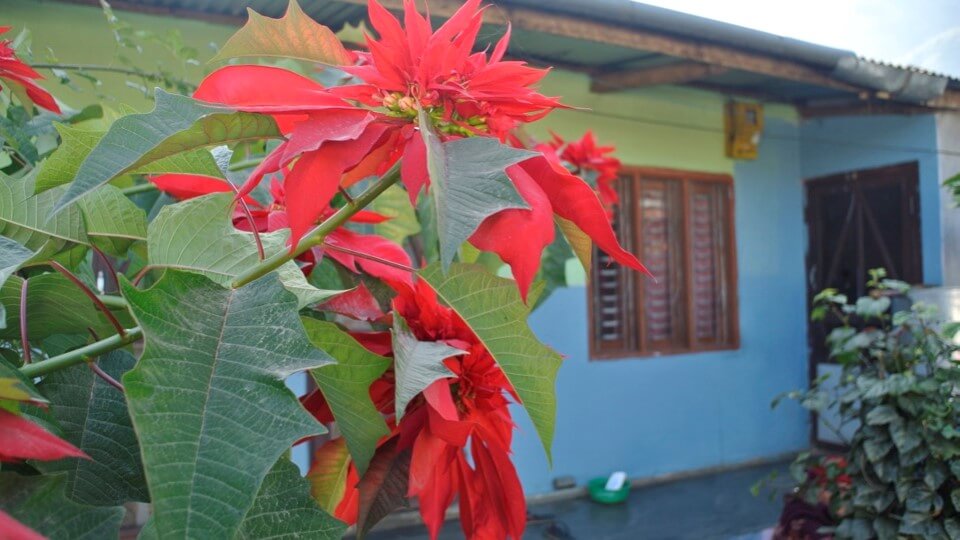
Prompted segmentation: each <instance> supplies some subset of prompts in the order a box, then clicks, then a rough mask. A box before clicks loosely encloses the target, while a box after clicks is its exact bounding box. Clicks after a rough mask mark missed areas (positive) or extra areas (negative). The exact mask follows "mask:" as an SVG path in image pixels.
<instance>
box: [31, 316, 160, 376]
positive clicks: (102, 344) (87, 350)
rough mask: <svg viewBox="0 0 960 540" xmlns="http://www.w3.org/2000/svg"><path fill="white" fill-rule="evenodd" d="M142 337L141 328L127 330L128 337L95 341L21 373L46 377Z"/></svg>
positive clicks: (118, 336)
mask: <svg viewBox="0 0 960 540" xmlns="http://www.w3.org/2000/svg"><path fill="white" fill-rule="evenodd" d="M142 336H143V330H141V329H140V327H134V328H130V329H128V330H127V332H126V335H124V336H121V335H120V334H115V335H112V336H110V337H108V338H106V339H101V340H100V341H95V342H93V343H91V344H89V345H86V346H84V347H80V348H79V349H74V350H72V351H69V352H65V353H63V354H61V355H57V356H53V357H51V358H47V359H46V360H43V361H40V362H34V363H32V364H27V365H25V366H23V367H21V368H20V373H23V374H24V375H25V376H27V377H29V378H31V379H32V378H34V377H39V376H41V375H46V374H47V373H52V372H54V371H57V370H59V369H64V368H68V367H70V366H75V365H77V364H80V363H82V362H85V361H86V360H87V358H90V357H93V356H99V355H101V354H103V353H105V352H110V351H112V350H114V349H119V348H120V347H124V346H126V345H129V344H131V343H133V342H134V341H137V340H138V339H140V338H141V337H142Z"/></svg>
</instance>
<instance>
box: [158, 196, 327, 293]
mask: <svg viewBox="0 0 960 540" xmlns="http://www.w3.org/2000/svg"><path fill="white" fill-rule="evenodd" d="M232 208H233V195H231V194H229V193H216V194H212V195H207V196H204V197H198V198H196V199H190V200H187V201H183V202H181V203H177V204H171V205H168V206H166V207H164V208H163V209H162V210H161V211H160V213H159V214H158V215H157V217H156V218H155V219H154V220H153V222H152V223H150V227H149V228H148V231H147V248H148V253H149V264H150V265H151V266H156V267H165V268H179V269H181V270H190V271H193V272H197V273H200V274H203V275H205V276H207V277H209V278H210V279H212V280H213V281H216V282H217V283H219V284H221V285H229V284H230V282H232V281H233V278H234V277H235V276H236V275H237V274H239V273H240V272H242V271H244V270H247V269H248V268H250V267H252V266H255V265H256V264H257V263H258V262H259V255H258V253H257V245H256V241H255V240H254V238H253V234H251V233H246V232H242V231H238V230H237V229H235V228H234V227H233V223H232V220H231V216H232V215H233V214H232ZM288 234H289V231H287V230H283V231H277V232H273V233H266V234H261V235H260V240H261V242H262V243H263V248H264V251H265V252H266V255H267V256H268V257H269V256H270V255H271V254H273V253H276V252H278V251H282V250H287V249H289V248H288V247H287V244H286V240H287V235H288ZM278 273H279V274H280V279H281V280H282V281H283V284H284V286H285V287H286V288H287V289H288V290H289V291H290V292H292V293H294V294H296V295H297V298H298V299H299V301H300V306H301V307H303V306H306V305H309V304H312V303H316V302H320V301H323V300H325V299H327V298H329V297H331V296H333V295H334V294H337V293H338V292H339V291H325V290H321V289H317V288H316V287H314V286H313V285H310V283H308V282H307V280H306V278H305V277H304V276H303V272H301V271H300V269H299V268H298V267H297V265H296V263H294V262H292V261H291V262H288V263H286V264H284V265H283V266H281V267H280V269H279V270H278Z"/></svg>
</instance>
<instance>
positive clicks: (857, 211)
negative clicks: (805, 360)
mask: <svg viewBox="0 0 960 540" xmlns="http://www.w3.org/2000/svg"><path fill="white" fill-rule="evenodd" d="M918 183H919V171H918V165H917V163H916V162H910V163H902V164H897V165H891V166H887V167H881V168H877V169H866V170H860V171H851V172H846V173H841V174H835V175H830V176H825V177H820V178H813V179H810V180H807V181H806V182H805V187H806V212H805V214H806V215H805V217H806V222H807V238H808V248H807V259H806V266H807V303H808V314H809V305H810V301H811V300H812V298H813V296H814V295H815V294H817V293H818V292H820V291H821V290H823V289H825V288H827V287H833V288H835V289H837V290H838V291H839V292H840V293H842V294H845V295H847V297H848V298H850V299H851V301H852V300H855V299H856V298H859V297H860V296H863V295H864V293H866V292H867V291H866V281H867V271H868V270H870V269H872V268H880V267H882V268H885V269H886V270H887V275H888V276H889V277H891V278H894V279H900V280H903V281H906V282H907V283H911V284H918V283H921V282H922V280H923V264H922V260H921V253H922V252H921V245H920V200H919V193H918ZM834 326H835V325H834V324H831V323H830V321H825V322H822V323H812V322H811V323H810V326H809V332H808V334H807V335H808V336H809V340H810V342H809V350H810V377H811V380H812V379H813V378H815V377H818V376H820V375H822V374H823V373H824V372H825V371H836V370H837V368H836V367H835V366H831V365H830V362H829V358H828V355H827V349H826V346H825V344H824V342H825V340H826V337H827V334H828V333H829V332H830V331H831V330H832V329H833V327H834ZM834 378H835V377H834ZM819 424H820V422H814V424H813V438H814V441H816V442H836V441H835V440H834V439H835V437H833V436H832V434H826V433H823V429H822V428H823V426H822V425H819Z"/></svg>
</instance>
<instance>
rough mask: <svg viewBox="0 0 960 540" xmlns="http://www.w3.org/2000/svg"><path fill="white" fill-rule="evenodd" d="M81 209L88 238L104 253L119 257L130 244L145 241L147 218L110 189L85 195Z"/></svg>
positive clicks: (109, 187) (117, 190)
mask: <svg viewBox="0 0 960 540" xmlns="http://www.w3.org/2000/svg"><path fill="white" fill-rule="evenodd" d="M80 209H81V210H82V211H83V218H84V221H85V222H86V228H87V237H88V238H89V239H90V242H91V243H92V244H93V245H95V246H97V247H98V248H99V249H100V250H102V251H104V252H105V253H109V254H110V255H115V256H117V257H122V256H124V255H125V254H126V252H127V249H128V248H129V247H130V244H132V243H134V242H136V241H138V240H146V239H147V214H146V213H145V212H144V211H143V210H141V209H140V208H138V207H137V205H135V204H133V203H132V202H130V199H128V198H127V197H126V196H125V195H124V194H123V193H121V192H120V190H119V189H117V188H115V187H113V186H103V187H101V188H100V189H96V190H94V191H93V192H92V193H89V194H87V195H86V196H85V197H83V198H82V199H80Z"/></svg>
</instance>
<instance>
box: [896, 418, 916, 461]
mask: <svg viewBox="0 0 960 540" xmlns="http://www.w3.org/2000/svg"><path fill="white" fill-rule="evenodd" d="M890 437H891V438H892V439H893V444H895V445H897V451H899V452H900V453H901V454H906V453H908V452H910V451H911V450H913V449H914V448H916V447H918V446H920V444H921V443H922V442H923V439H922V438H921V437H920V433H919V430H918V429H917V427H916V426H914V425H913V424H912V423H911V424H908V423H906V422H893V423H891V424H890Z"/></svg>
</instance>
